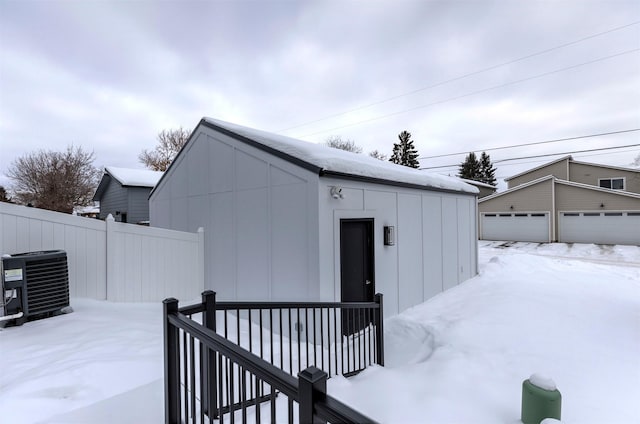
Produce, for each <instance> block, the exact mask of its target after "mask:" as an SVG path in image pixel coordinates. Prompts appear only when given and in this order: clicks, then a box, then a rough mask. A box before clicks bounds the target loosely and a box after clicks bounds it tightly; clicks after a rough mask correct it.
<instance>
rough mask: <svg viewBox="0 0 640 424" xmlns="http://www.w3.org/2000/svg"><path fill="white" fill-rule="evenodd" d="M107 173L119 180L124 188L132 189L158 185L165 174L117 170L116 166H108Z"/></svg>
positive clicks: (146, 170) (136, 170)
mask: <svg viewBox="0 0 640 424" xmlns="http://www.w3.org/2000/svg"><path fill="white" fill-rule="evenodd" d="M105 172H107V173H108V174H109V175H111V176H112V177H113V178H115V179H116V180H118V182H119V183H120V184H122V185H123V186H130V187H153V186H155V185H156V184H157V183H158V181H159V180H160V178H161V177H162V174H163V172H160V171H150V170H148V169H131V168H116V167H115V166H107V167H106V168H105Z"/></svg>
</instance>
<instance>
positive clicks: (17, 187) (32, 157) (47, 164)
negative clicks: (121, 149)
mask: <svg viewBox="0 0 640 424" xmlns="http://www.w3.org/2000/svg"><path fill="white" fill-rule="evenodd" d="M94 160H95V157H94V154H93V152H91V153H89V152H86V151H85V150H83V149H82V147H74V146H69V147H67V150H66V151H64V152H54V151H45V150H40V151H38V152H35V153H30V154H27V155H25V156H22V157H19V158H18V159H16V160H15V161H13V162H12V164H11V165H10V166H9V169H8V170H7V175H8V176H9V178H11V179H12V180H13V187H12V191H13V193H14V200H15V201H17V202H18V203H22V204H26V205H32V206H35V207H37V208H42V209H49V210H52V211H57V212H65V213H71V212H72V211H73V207H74V206H84V205H87V204H89V203H90V202H91V199H92V197H93V193H94V191H95V189H96V186H97V184H98V178H99V176H100V171H99V170H98V169H96V168H95V167H94V166H93V161H94Z"/></svg>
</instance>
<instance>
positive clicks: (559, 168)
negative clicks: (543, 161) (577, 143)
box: [507, 158, 569, 188]
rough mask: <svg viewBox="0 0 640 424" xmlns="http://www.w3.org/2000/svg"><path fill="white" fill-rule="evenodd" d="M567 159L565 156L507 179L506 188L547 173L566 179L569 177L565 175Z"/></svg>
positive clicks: (544, 175)
mask: <svg viewBox="0 0 640 424" xmlns="http://www.w3.org/2000/svg"><path fill="white" fill-rule="evenodd" d="M568 161H569V159H568V158H567V159H565V160H563V161H560V162H555V163H550V164H548V165H546V166H543V167H541V168H539V169H534V170H532V171H530V172H527V173H526V174H523V175H520V176H518V177H515V178H512V179H509V180H508V181H507V186H508V188H514V187H517V186H519V185H521V184H524V183H528V182H529V181H533V180H537V179H538V178H542V177H546V176H548V175H553V176H554V177H556V178H559V179H561V180H567V179H568V178H569V176H568V175H567V172H568V165H567V162H568Z"/></svg>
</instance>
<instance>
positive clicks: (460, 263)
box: [319, 177, 477, 316]
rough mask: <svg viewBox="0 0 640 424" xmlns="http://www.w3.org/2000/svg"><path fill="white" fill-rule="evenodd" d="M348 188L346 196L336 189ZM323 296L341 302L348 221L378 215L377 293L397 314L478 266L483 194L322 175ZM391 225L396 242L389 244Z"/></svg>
mask: <svg viewBox="0 0 640 424" xmlns="http://www.w3.org/2000/svg"><path fill="white" fill-rule="evenodd" d="M333 186H340V187H342V194H343V196H344V197H343V198H342V199H334V198H332V197H331V195H330V190H331V187H333ZM319 196H320V232H319V234H320V286H321V287H320V300H323V301H340V296H341V282H340V220H341V219H355V218H373V219H374V256H375V291H376V292H380V293H383V294H384V304H385V316H392V315H394V314H397V313H398V312H400V311H402V310H405V309H407V308H409V307H411V306H414V305H417V304H419V303H422V302H424V301H425V300H427V299H429V298H431V297H433V296H434V295H436V294H438V293H441V292H442V291H443V290H446V289H448V288H451V287H453V286H455V285H457V284H459V283H460V282H462V281H464V280H466V279H468V278H471V277H472V276H474V275H475V274H476V272H477V242H476V240H477V230H476V226H475V222H476V214H477V209H476V198H475V197H474V196H468V195H456V194H450V193H440V192H436V191H432V192H430V191H427V190H416V189H409V188H399V187H391V186H385V185H381V184H371V183H365V182H357V181H344V180H340V179H332V178H325V177H323V178H321V179H320V190H319ZM384 226H394V227H395V228H396V244H395V245H394V246H385V245H384V243H383V238H384V236H383V234H384Z"/></svg>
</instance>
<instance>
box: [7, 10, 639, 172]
mask: <svg viewBox="0 0 640 424" xmlns="http://www.w3.org/2000/svg"><path fill="white" fill-rule="evenodd" d="M639 20H640V5H639V4H638V3H637V2H635V1H629V2H626V1H622V2H588V3H573V2H554V3H550V2H525V1H522V2H520V1H518V2H486V1H464V2H462V1H456V2H431V1H430V2H424V1H402V2H395V1H393V2H392V1H377V2H357V1H347V2H298V1H273V2H257V1H246V2H231V1H211V2H201V1H197V2H195V1H194V2H177V1H176V2H115V1H101V2H74V1H53V2H1V3H0V43H1V44H0V47H1V49H2V53H1V54H0V144H1V146H0V148H1V154H0V174H2V172H4V171H5V170H6V167H7V166H8V165H9V163H10V162H11V161H12V160H13V159H15V158H16V157H18V156H20V155H22V154H25V153H27V152H29V151H32V150H36V149H42V148H45V149H62V148H64V146H66V145H67V144H69V143H72V142H73V143H76V144H82V145H83V146H85V147H87V148H89V149H93V150H94V151H95V152H96V156H97V161H96V163H97V164H98V165H115V166H129V167H139V166H140V165H139V164H138V162H137V155H138V153H139V152H140V150H142V149H143V148H150V147H152V146H153V145H154V143H155V136H156V134H157V133H158V132H159V131H160V130H162V129H164V128H170V127H176V126H179V125H182V126H186V127H188V128H191V127H193V126H194V125H195V124H196V123H197V122H198V120H199V119H200V118H201V117H202V116H205V115H206V116H213V117H217V118H220V119H225V120H229V121H233V122H237V123H240V124H245V125H249V126H254V127H256V128H262V129H266V130H272V131H278V130H282V129H285V128H288V127H292V126H294V125H297V124H300V123H305V122H308V121H313V120H317V119H319V118H323V117H325V116H328V115H333V114H336V113H338V112H342V111H348V110H351V109H354V108H358V107H360V106H363V105H369V104H371V103H374V102H378V101H379V100H381V99H387V98H390V97H393V96H397V95H399V94H402V93H407V92H411V91H413V90H416V89H419V88H421V87H427V86H430V85H433V84H436V83H439V82H442V81H446V80H449V79H451V78H455V77H457V76H461V75H465V74H468V73H471V72H474V71H477V70H480V69H483V68H487V67H490V66H493V65H495V64H499V63H504V62H507V61H510V60H513V59H515V58H518V57H522V56H524V55H527V54H531V53H533V52H537V51H541V50H544V49H547V48H550V47H553V46H557V45H560V44H563V43H566V42H570V41H573V40H577V39H579V38H581V37H585V36H589V35H592V34H595V33H598V32H602V31H606V30H608V29H611V28H614V27H617V26H620V25H624V24H628V23H631V22H634V21H639ZM639 40H640V25H634V26H630V27H628V28H626V29H624V30H620V31H616V32H612V33H610V34H606V35H603V36H601V37H597V38H593V39H591V40H587V41H585V42H583V43H578V44H575V45H572V46H568V47H566V48H563V49H559V50H557V51H553V52H549V53H546V54H544V55H539V56H536V57H532V58H530V59H527V60H523V61H519V62H517V63H513V64H511V65H508V66H503V67H500V68H496V69H493V70H491V71H489V72H484V73H481V74H478V75H474V76H472V77H468V78H464V79H461V80H458V81H455V82H452V83H449V84H443V85H440V86H437V87H434V88H432V89H429V90H423V91H419V92H416V93H414V94H412V95H407V96H403V97H399V98H397V99H395V100H393V101H389V102H385V103H381V104H378V105H375V106H373V107H368V108H364V109H359V110H357V111H354V112H352V113H349V114H344V115H340V116H336V117H334V118H332V119H327V120H322V121H320V122H316V123H313V124H309V125H304V126H301V127H298V128H295V129H292V130H289V131H285V132H284V133H285V134H287V135H293V136H302V137H303V138H304V139H307V140H309V141H312V142H320V141H322V140H324V139H325V138H326V137H328V136H329V135H332V134H339V135H342V136H344V137H346V138H352V139H354V140H355V141H356V142H357V143H358V144H360V145H362V146H364V147H365V150H373V149H378V150H381V151H385V152H388V151H389V150H390V148H391V143H393V142H394V141H395V139H396V136H397V134H398V133H399V132H400V131H402V130H405V129H406V130H409V131H410V132H412V133H413V135H414V139H415V140H416V142H417V145H418V148H419V150H420V153H421V154H422V155H425V156H429V155H436V154H442V153H448V152H453V151H466V150H468V151H472V150H475V151H477V150H481V149H482V148H487V147H493V146H495V145H511V144H517V143H520V142H527V141H537V140H544V139H551V138H561V137H570V136H575V135H581V134H588V133H595V132H604V131H609V130H617V129H625V128H632V127H639V126H640V54H638V52H635V53H632V54H628V55H625V56H620V57H617V58H612V59H609V60H605V61H601V62H598V63H593V64H590V65H585V66H583V67H579V68H576V69H572V70H568V71H564V72H557V73H555V74H552V75H548V76H545V77H542V78H537V79H532V80H530V81H525V82H521V83H518V84H512V85H508V86H505V87H502V88H497V89H493V90H489V91H486V92H483V93H479V94H476V95H472V96H468V94H469V93H472V92H475V91H478V90H483V89H485V88H490V87H494V86H497V85H500V84H504V83H506V82H509V81H516V80H520V79H525V78H529V77H531V76H533V75H537V74H541V73H545V72H549V71H552V70H554V69H559V68H562V67H568V66H573V65H575V64H578V63H582V62H587V61H590V60H594V59H596V58H599V57H603V56H607V55H611V54H614V53H617V52H621V51H624V50H629V49H637V48H639V47H640V42H639ZM460 96H462V97H460ZM455 97H460V98H459V99H455V100H451V99H454V98H455ZM446 100H449V101H446ZM429 105H430V106H429ZM420 106H425V107H420ZM407 109H415V110H413V111H411V112H406V113H401V114H395V113H397V112H399V111H403V110H407ZM394 114H395V115H394ZM385 115H392V116H388V117H386V118H383V119H375V120H371V119H373V118H377V117H383V116H385ZM366 120H371V121H369V122H367V123H363V124H358V125H351V124H353V123H357V122H360V121H366ZM340 127H343V128H340ZM638 140H639V136H638V133H632V134H629V135H625V136H615V137H609V138H606V139H605V138H599V139H593V140H589V141H584V142H583V145H585V146H589V147H592V146H596V147H597V146H607V145H615V144H616V143H617V144H631V143H632V142H634V141H635V142H638ZM563 147H564V148H566V149H574V150H579V149H580V144H579V143H574V144H570V143H567V144H558V145H557V146H553V148H557V149H558V150H557V151H561V150H562V148H563ZM538 151H542V149H533V148H531V149H527V150H526V151H518V153H517V155H523V154H524V153H526V152H532V154H533V153H536V152H538ZM549 151H554V150H551V146H550V147H548V148H546V149H545V152H549ZM638 152H640V149H638V150H636V151H635V153H634V151H631V152H623V153H619V154H616V155H614V154H607V155H601V156H595V157H591V160H593V161H597V160H598V159H601V160H602V161H605V162H607V163H612V164H616V165H627V164H628V163H629V162H630V161H631V159H629V160H627V159H626V158H627V157H630V158H633V157H634V156H635V155H637V153H638ZM510 155H511V156H514V155H516V154H515V153H514V151H511V150H509V151H507V150H505V151H497V152H495V153H493V154H492V157H494V158H506V157H509V156H510ZM459 160H461V158H459V157H453V158H444V159H442V162H439V163H450V162H451V161H453V162H457V161H459ZM541 160H544V159H541ZM430 162H431V163H436V162H438V161H435V160H434V161H430ZM522 166H530V165H529V164H525V165H522ZM516 168H517V166H515V165H508V166H507V165H504V166H502V167H501V169H499V174H501V175H509V174H511V173H516V172H519V171H520V170H521V169H516ZM453 172H455V171H453ZM2 183H3V182H2V180H0V184H2Z"/></svg>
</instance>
